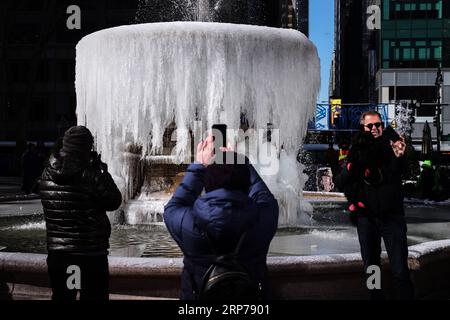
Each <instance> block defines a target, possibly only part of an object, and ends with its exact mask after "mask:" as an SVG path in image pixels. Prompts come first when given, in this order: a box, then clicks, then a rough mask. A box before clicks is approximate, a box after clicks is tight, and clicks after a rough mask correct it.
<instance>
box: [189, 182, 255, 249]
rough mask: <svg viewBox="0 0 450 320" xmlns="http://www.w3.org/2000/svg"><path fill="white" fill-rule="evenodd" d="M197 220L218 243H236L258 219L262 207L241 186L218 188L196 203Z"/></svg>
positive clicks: (195, 215)
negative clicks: (228, 188)
mask: <svg viewBox="0 0 450 320" xmlns="http://www.w3.org/2000/svg"><path fill="white" fill-rule="evenodd" d="M193 209H194V210H193V211H194V213H193V215H194V220H195V223H196V224H197V225H198V226H199V227H200V228H201V229H202V230H204V231H206V232H208V234H209V235H210V237H211V240H213V241H214V242H215V243H217V242H218V243H224V244H229V243H230V242H231V243H235V242H236V241H237V240H238V239H239V236H240V235H241V234H242V233H243V232H244V231H246V230H247V229H249V228H250V226H251V225H253V224H254V223H255V222H256V221H257V219H258V207H257V205H256V203H255V202H254V201H253V200H252V199H251V198H249V197H248V196H247V195H246V194H244V193H243V192H241V191H238V190H227V189H217V190H214V191H211V192H209V193H206V194H205V195H203V196H201V197H199V198H198V199H197V200H196V201H195V203H194V208H193Z"/></svg>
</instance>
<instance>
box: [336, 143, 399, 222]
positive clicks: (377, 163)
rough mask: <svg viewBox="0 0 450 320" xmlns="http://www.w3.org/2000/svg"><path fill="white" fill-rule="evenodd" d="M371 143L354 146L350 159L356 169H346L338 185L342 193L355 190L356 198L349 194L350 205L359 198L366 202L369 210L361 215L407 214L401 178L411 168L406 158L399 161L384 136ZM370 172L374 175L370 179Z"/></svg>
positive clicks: (338, 180) (343, 170) (339, 177)
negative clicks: (407, 167) (367, 173)
mask: <svg viewBox="0 0 450 320" xmlns="http://www.w3.org/2000/svg"><path fill="white" fill-rule="evenodd" d="M354 142H355V141H354ZM367 142H368V143H364V145H363V149H361V148H360V146H357V145H352V148H351V149H350V152H349V157H348V161H349V162H351V163H352V166H351V168H350V170H348V168H347V166H346V165H345V166H343V168H342V172H341V174H340V175H339V176H338V177H337V179H336V184H337V185H338V187H339V188H340V189H341V190H353V193H355V194H353V195H352V194H347V192H346V196H347V199H348V200H349V202H352V200H353V201H354V200H355V199H357V201H361V202H363V203H364V205H365V207H366V210H364V211H363V212H360V213H359V214H363V215H367V216H373V217H383V216H386V215H404V208H403V189H402V179H401V176H402V174H403V172H404V171H405V168H406V165H407V162H406V156H402V157H400V158H397V157H396V156H395V154H394V151H393V150H392V148H391V146H390V141H389V140H388V139H386V138H385V137H384V136H382V137H381V138H379V139H376V141H370V140H369V141H367ZM366 170H369V171H366ZM366 172H370V174H369V175H368V177H366V176H365V174H366ZM380 173H381V174H380ZM371 176H374V178H372V179H371ZM351 199H352V200H351Z"/></svg>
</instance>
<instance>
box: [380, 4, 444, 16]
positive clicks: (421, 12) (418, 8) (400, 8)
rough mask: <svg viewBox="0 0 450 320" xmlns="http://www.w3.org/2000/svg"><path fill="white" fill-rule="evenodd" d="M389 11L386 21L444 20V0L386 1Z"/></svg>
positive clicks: (386, 7)
mask: <svg viewBox="0 0 450 320" xmlns="http://www.w3.org/2000/svg"><path fill="white" fill-rule="evenodd" d="M384 4H385V5H384V10H385V11H386V9H388V13H387V14H386V15H385V20H389V19H393V20H395V19H442V17H443V5H442V0H426V1H424V0H385V1H384Z"/></svg>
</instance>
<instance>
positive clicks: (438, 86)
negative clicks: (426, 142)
mask: <svg viewBox="0 0 450 320" xmlns="http://www.w3.org/2000/svg"><path fill="white" fill-rule="evenodd" d="M443 83H444V78H443V77H442V70H441V68H440V67H439V69H438V72H437V75H436V81H435V83H434V84H435V86H436V90H437V105H436V136H437V148H436V150H437V156H438V159H439V155H440V153H441V87H442V84H443Z"/></svg>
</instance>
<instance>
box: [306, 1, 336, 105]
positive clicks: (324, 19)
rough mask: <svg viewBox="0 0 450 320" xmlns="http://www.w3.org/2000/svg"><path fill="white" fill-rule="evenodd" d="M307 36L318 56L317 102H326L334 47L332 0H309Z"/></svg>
mask: <svg viewBox="0 0 450 320" xmlns="http://www.w3.org/2000/svg"><path fill="white" fill-rule="evenodd" d="M309 38H310V40H311V41H312V42H313V43H314V44H315V45H316V47H317V50H318V52H319V57H320V68H321V71H320V72H321V79H322V80H321V88H320V94H319V96H318V97H317V102H319V103H320V102H322V101H326V102H328V86H329V79H330V67H331V60H332V57H333V47H334V0H310V1H309Z"/></svg>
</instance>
